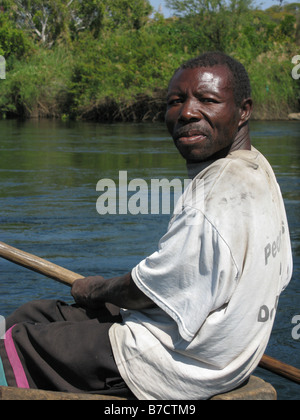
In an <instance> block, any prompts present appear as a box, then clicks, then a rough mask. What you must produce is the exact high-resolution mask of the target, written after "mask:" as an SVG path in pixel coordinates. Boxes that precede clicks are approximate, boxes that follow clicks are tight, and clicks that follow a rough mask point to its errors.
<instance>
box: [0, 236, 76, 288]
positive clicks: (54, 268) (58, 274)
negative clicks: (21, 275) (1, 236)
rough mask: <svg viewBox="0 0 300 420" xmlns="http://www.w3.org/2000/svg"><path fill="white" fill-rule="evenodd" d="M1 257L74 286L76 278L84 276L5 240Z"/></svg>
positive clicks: (0, 248) (1, 244) (0, 246)
mask: <svg viewBox="0 0 300 420" xmlns="http://www.w3.org/2000/svg"><path fill="white" fill-rule="evenodd" d="M0 257H2V258H4V259H6V260H8V261H11V262H13V263H15V264H18V265H20V266H22V267H25V268H28V269H29V270H32V271H35V272H37V273H39V274H43V275H44V276H46V277H50V278H51V279H53V280H56V281H58V282H60V283H63V284H65V285H67V286H72V284H73V283H74V281H75V280H77V279H80V278H83V276H81V275H79V274H76V273H73V271H70V270H66V269H65V268H62V267H60V266H58V265H56V264H53V263H51V262H49V261H46V260H44V259H42V258H39V257H36V256H35V255H32V254H28V253H27V252H24V251H21V250H19V249H17V248H13V247H12V246H9V245H6V244H5V243H3V242H0Z"/></svg>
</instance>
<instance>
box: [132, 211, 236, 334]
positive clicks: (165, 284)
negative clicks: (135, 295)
mask: <svg viewBox="0 0 300 420" xmlns="http://www.w3.org/2000/svg"><path fill="white" fill-rule="evenodd" d="M132 278H133V280H134V282H135V284H136V285H137V286H138V287H139V288H140V290H142V292H143V293H144V294H145V295H146V296H148V297H149V298H150V299H151V300H152V301H153V302H154V303H155V304H156V305H158V306H159V307H160V308H161V309H162V310H164V311H165V312H166V313H167V314H168V315H169V316H171V317H172V318H173V319H174V321H176V323H177V325H178V330H179V334H180V335H181V337H182V338H183V339H184V340H186V341H188V342H190V341H192V340H193V338H194V337H195V335H196V334H197V332H198V330H199V329H200V328H201V326H202V324H203V323H204V322H205V320H206V318H207V316H208V315H209V314H210V313H211V312H212V311H214V310H217V309H218V308H220V307H222V306H223V305H224V304H226V303H228V301H229V300H230V297H231V296H232V294H233V291H234V289H235V287H236V283H237V278H238V269H237V266H236V264H235V262H234V259H233V257H232V255H231V252H230V249H229V247H228V246H227V244H226V243H225V241H224V240H223V239H222V237H221V236H220V234H219V233H218V231H217V230H216V229H215V228H214V226H213V225H212V224H211V223H210V222H209V221H208V220H207V219H206V217H205V216H204V214H203V213H202V212H201V211H200V210H199V209H195V208H192V207H186V208H185V209H184V210H183V211H182V212H181V213H180V214H178V215H176V216H175V217H174V218H173V221H172V222H171V223H170V226H169V229H168V232H167V233H166V235H165V236H164V237H163V238H162V239H161V241H160V243H159V247H158V251H157V252H155V253H154V254H153V255H151V256H150V257H148V258H146V259H145V260H144V261H142V262H141V263H140V264H139V265H138V266H137V267H135V268H134V269H133V271H132Z"/></svg>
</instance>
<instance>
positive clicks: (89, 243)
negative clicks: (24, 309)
mask: <svg viewBox="0 0 300 420" xmlns="http://www.w3.org/2000/svg"><path fill="white" fill-rule="evenodd" d="M251 131H252V140H253V144H254V146H255V147H257V148H258V149H259V150H260V151H261V152H263V153H264V154H265V156H266V157H267V158H268V159H269V161H270V163H271V164H272V166H273V168H274V170H275V172H276V175H277V177H278V182H279V184H280V186H281V189H282V192H283V196H284V200H285V203H286V209H287V214H288V219H289V224H290V231H291V238H292V245H293V253H294V275H293V280H292V282H291V284H290V286H289V287H288V289H287V290H286V291H285V292H284V294H283V296H282V297H281V300H280V303H279V308H278V315H277V318H276V321H275V326H274V330H273V334H272V337H271V340H270V343H269V346H268V349H267V354H269V355H270V356H273V357H275V358H277V359H279V360H282V361H284V362H286V363H288V364H290V365H293V366H295V367H298V368H300V352H299V349H300V339H299V335H300V328H298V327H297V326H298V325H299V323H300V319H299V320H298V321H297V319H296V318H295V317H296V316H297V315H299V316H300V308H299V293H300V217H299V216H300V192H299V191H300V188H299V187H300V144H299V133H300V123H299V122H252V123H251ZM0 132H1V142H0V199H1V210H0V241H3V242H6V243H8V244H10V245H12V246H15V247H17V248H20V249H23V250H26V251H27V252H30V253H33V254H35V255H39V256H40V257H42V258H46V259H49V260H51V261H53V262H54V263H56V264H58V265H61V266H63V267H66V268H68V269H70V270H72V271H75V272H76V273H79V274H82V275H84V276H88V275H94V274H101V275H103V276H104V277H112V276H114V275H120V274H123V273H125V272H128V271H129V270H130V269H131V268H132V267H133V266H135V265H136V264H137V263H139V262H140V261H141V260H142V259H143V258H145V257H146V256H147V255H149V254H150V253H152V252H154V251H155V250H156V248H157V243H158V241H159V239H160V237H161V236H162V235H163V234H164V233H165V231H166V229H167V225H168V221H169V215H166V214H158V215H151V214H137V215H133V214H130V213H129V214H116V215H111V214H106V215H100V214H99V213H98V212H97V210H96V203H97V200H98V198H99V196H100V195H101V194H102V193H99V191H98V192H97V191H96V185H97V183H98V181H99V180H103V179H105V178H108V179H111V180H113V181H114V182H115V185H116V187H118V182H119V172H120V171H126V173H127V177H128V182H129V181H130V180H133V179H137V178H138V179H144V180H146V181H147V182H149V183H150V180H151V179H152V178H159V179H162V178H168V179H169V180H170V179H173V178H176V177H178V178H179V179H181V180H182V181H183V180H184V179H185V178H186V170H185V164H184V161H183V160H182V158H181V157H180V156H179V155H178V153H177V151H176V150H175V148H174V147H173V144H172V141H171V140H170V138H169V135H168V134H167V131H166V129H165V127H164V125H163V124H155V125H152V124H127V125H125V124H117V125H101V124H96V123H78V122H61V121H48V120H42V121H35V120H34V121H25V122H18V121H5V120H4V121H0ZM118 213H119V212H118ZM48 298H55V299H57V298H59V299H64V300H66V301H68V302H72V299H71V298H70V295H69V289H68V287H66V286H63V285H61V284H58V283H55V282H54V281H52V280H49V279H46V278H44V277H42V276H41V275H38V274H36V273H32V272H30V271H28V270H25V269H23V268H20V267H18V266H15V265H14V264H11V263H9V262H6V261H4V260H0V315H2V316H6V315H8V314H9V313H10V312H11V311H13V310H14V309H16V308H17V307H18V306H20V305H21V304H23V303H25V302H27V301H29V300H33V299H48ZM293 320H294V322H296V324H293V323H292V322H293ZM256 374H257V375H258V376H260V377H262V378H263V379H266V380H267V381H269V382H271V383H272V384H273V386H275V388H276V390H277V392H278V397H279V399H282V400H287V399H290V400H291V399H293V400H295V399H299V386H298V385H296V384H293V383H291V382H289V381H288V380H286V379H282V378H279V377H278V376H276V375H274V374H271V373H269V372H266V371H263V370H262V369H258V370H257V371H256Z"/></svg>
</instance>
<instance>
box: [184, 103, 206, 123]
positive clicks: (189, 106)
mask: <svg viewBox="0 0 300 420" xmlns="http://www.w3.org/2000/svg"><path fill="white" fill-rule="evenodd" d="M201 118H202V115H201V112H200V111H199V110H197V104H196V103H195V101H193V100H190V99H188V100H186V101H185V102H184V103H183V104H182V107H181V110H180V116H179V119H178V120H179V122H181V123H187V122H189V123H190V122H198V121H200V120H201Z"/></svg>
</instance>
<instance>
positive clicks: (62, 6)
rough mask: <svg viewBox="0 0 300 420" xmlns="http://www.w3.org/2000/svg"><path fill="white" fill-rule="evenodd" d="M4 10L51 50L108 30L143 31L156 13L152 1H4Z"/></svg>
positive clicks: (96, 35)
mask: <svg viewBox="0 0 300 420" xmlns="http://www.w3.org/2000/svg"><path fill="white" fill-rule="evenodd" d="M3 8H4V9H5V10H7V11H9V13H10V15H11V18H12V19H13V20H14V21H15V23H16V25H17V27H18V28H20V29H22V30H25V31H27V32H29V33H30V34H31V35H32V36H33V37H34V38H35V39H36V40H37V41H38V42H40V43H41V44H42V45H44V46H47V47H51V46H52V45H53V44H54V43H55V42H56V41H57V40H58V39H63V40H65V41H68V40H69V39H71V38H75V37H76V36H77V35H78V33H80V32H83V31H89V32H91V33H93V35H94V37H95V38H97V37H98V36H99V34H100V33H101V30H102V29H103V27H104V26H106V27H108V28H116V27H120V26H121V27H123V28H125V29H139V28H140V27H141V26H143V25H144V24H145V22H146V21H147V20H148V17H149V15H150V13H151V12H152V7H151V6H150V3H149V1H148V0H135V1H131V0H67V1H66V0H3Z"/></svg>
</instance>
